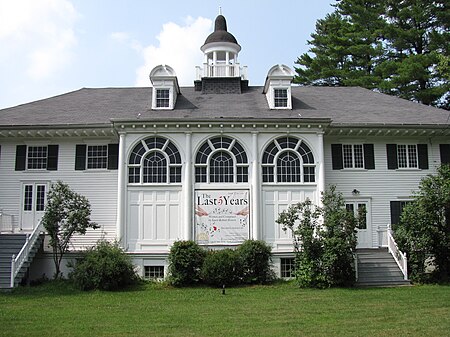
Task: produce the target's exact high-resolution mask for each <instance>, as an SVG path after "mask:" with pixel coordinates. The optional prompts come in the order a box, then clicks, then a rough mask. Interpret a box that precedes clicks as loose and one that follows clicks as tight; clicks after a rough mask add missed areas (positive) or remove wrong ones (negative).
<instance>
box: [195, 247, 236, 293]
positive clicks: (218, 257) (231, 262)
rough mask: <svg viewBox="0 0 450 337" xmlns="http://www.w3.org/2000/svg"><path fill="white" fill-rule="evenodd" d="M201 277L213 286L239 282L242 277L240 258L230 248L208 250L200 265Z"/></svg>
mask: <svg viewBox="0 0 450 337" xmlns="http://www.w3.org/2000/svg"><path fill="white" fill-rule="evenodd" d="M201 276H202V279H203V281H204V282H205V283H206V284H209V285H213V286H222V285H226V286H231V285H236V284H239V283H240V282H241V280H242V277H243V269H242V260H241V258H240V256H239V254H238V253H237V252H236V251H235V250H233V249H230V248H226V249H222V250H216V251H210V252H208V254H207V256H206V258H205V261H204V263H203V267H202V273H201Z"/></svg>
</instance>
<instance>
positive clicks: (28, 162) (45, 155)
mask: <svg viewBox="0 0 450 337" xmlns="http://www.w3.org/2000/svg"><path fill="white" fill-rule="evenodd" d="M58 151H59V146H58V145H48V146H41V145H39V146H27V145H17V146H16V164H15V170H16V171H25V170H49V171H56V170H57V169H58Z"/></svg>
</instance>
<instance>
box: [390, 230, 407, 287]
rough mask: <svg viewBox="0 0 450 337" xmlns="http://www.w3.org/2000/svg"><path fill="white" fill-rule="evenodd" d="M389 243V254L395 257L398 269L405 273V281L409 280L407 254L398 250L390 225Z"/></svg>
mask: <svg viewBox="0 0 450 337" xmlns="http://www.w3.org/2000/svg"><path fill="white" fill-rule="evenodd" d="M387 243H388V250H389V253H391V255H392V256H393V257H394V260H395V262H397V265H398V267H399V268H400V270H401V271H402V273H403V278H404V279H405V280H407V279H408V260H407V258H406V253H403V252H402V251H401V250H400V249H398V246H397V243H396V242H395V239H394V237H393V236H392V229H391V225H388V228H387Z"/></svg>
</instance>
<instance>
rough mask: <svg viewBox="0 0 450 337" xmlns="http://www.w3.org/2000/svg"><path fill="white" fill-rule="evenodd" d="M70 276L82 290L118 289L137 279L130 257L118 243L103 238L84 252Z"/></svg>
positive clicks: (135, 281) (133, 282) (134, 282)
mask: <svg viewBox="0 0 450 337" xmlns="http://www.w3.org/2000/svg"><path fill="white" fill-rule="evenodd" d="M70 278H71V279H72V280H73V282H74V284H75V286H76V287H78V288H80V289H82V290H92V289H99V290H119V289H122V288H124V287H126V286H129V285H132V284H136V283H137V280H138V278H137V276H136V273H135V271H134V267H133V264H132V263H131V259H130V257H129V256H128V255H126V254H125V252H124V251H123V250H122V248H120V246H119V244H118V243H117V242H114V243H110V242H108V241H104V240H103V241H99V242H98V243H97V245H96V246H94V247H93V248H91V249H90V250H89V251H87V252H86V253H85V254H84V257H83V258H82V259H81V260H80V261H78V262H77V263H76V265H75V266H74V270H73V272H72V273H71V274H70Z"/></svg>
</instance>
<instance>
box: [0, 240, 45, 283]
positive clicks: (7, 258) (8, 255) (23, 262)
mask: <svg viewBox="0 0 450 337" xmlns="http://www.w3.org/2000/svg"><path fill="white" fill-rule="evenodd" d="M42 241H43V235H40V234H39V233H37V236H36V237H35V238H34V240H32V241H31V239H30V235H29V234H28V236H27V234H1V235H0V289H1V290H3V289H11V288H13V287H16V286H17V285H18V284H19V283H20V282H21V281H22V279H23V278H24V277H25V275H26V272H27V269H28V267H29V266H30V264H31V262H32V261H33V258H34V256H35V255H36V253H37V251H38V249H39V247H40V246H41V244H42ZM13 256H14V258H15V261H14V266H15V268H14V269H15V271H14V274H15V275H14V277H11V267H12V265H13V263H12V260H13Z"/></svg>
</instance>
